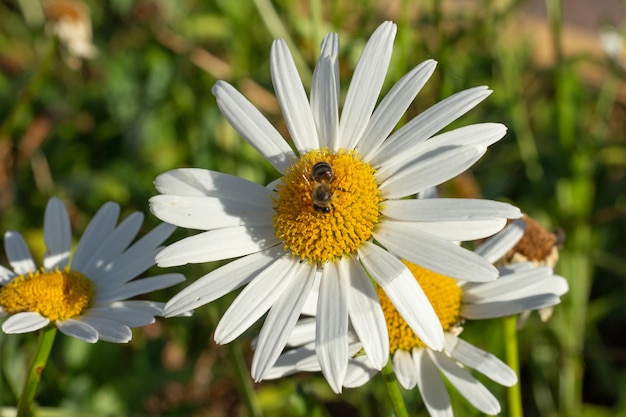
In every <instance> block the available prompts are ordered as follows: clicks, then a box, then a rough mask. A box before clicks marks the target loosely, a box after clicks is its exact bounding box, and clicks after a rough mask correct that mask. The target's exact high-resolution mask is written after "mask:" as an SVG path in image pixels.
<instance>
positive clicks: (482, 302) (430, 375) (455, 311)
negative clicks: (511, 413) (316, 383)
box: [266, 220, 568, 416]
mask: <svg viewBox="0 0 626 417" xmlns="http://www.w3.org/2000/svg"><path fill="white" fill-rule="evenodd" d="M523 231H524V223H523V221H521V220H519V221H515V222H513V223H512V224H511V225H509V226H508V227H507V228H506V229H505V230H504V231H502V232H501V233H499V234H498V235H496V236H495V237H493V238H492V239H490V240H489V241H488V243H487V244H485V245H483V246H481V247H480V248H479V250H477V252H478V253H479V254H480V255H481V256H483V257H484V258H485V259H487V260H489V261H490V262H495V261H497V260H498V259H500V258H501V257H502V256H503V255H504V254H505V253H506V252H507V251H508V250H509V249H511V248H512V247H513V245H515V243H516V241H518V240H519V239H520V238H521V236H522V235H523ZM404 263H405V264H406V266H407V267H408V268H409V269H410V270H411V273H412V274H413V276H414V278H415V279H416V280H417V281H418V282H419V283H420V286H421V287H422V288H423V289H424V292H425V293H426V296H427V297H428V299H429V301H430V302H431V303H432V305H433V307H434V309H435V311H436V312H437V316H438V317H439V320H440V321H441V325H442V327H443V328H444V330H445V342H444V347H443V351H441V352H437V351H434V350H433V349H430V348H429V347H428V346H426V345H425V344H424V342H423V341H422V340H421V339H420V338H419V337H418V336H417V335H416V334H415V333H414V332H413V331H412V330H411V328H410V327H409V326H408V325H407V323H406V322H405V321H404V319H403V318H402V316H401V315H400V314H399V313H398V311H397V309H396V308H395V307H394V306H393V304H392V303H391V302H390V300H389V297H388V296H387V295H386V294H385V292H384V290H383V289H382V288H380V287H379V289H378V297H379V299H380V302H381V304H382V305H383V311H384V315H385V320H386V323H387V328H388V331H389V343H390V353H391V358H392V366H393V369H394V372H395V374H396V376H397V378H398V381H399V382H400V384H401V385H402V386H403V387H404V388H406V389H412V388H414V387H415V386H416V385H417V387H418V389H419V390H420V393H421V395H422V398H423V401H424V404H425V405H426V408H427V409H428V411H429V413H430V415H432V416H450V415H452V408H451V403H450V398H449V396H448V392H447V389H446V385H445V383H444V380H443V379H442V378H441V376H440V375H443V376H445V378H446V379H447V380H448V382H449V383H450V384H451V385H452V386H454V387H455V388H456V389H457V390H458V391H459V392H460V393H461V394H462V395H463V396H464V397H465V398H466V399H467V400H468V401H469V402H470V403H471V404H472V405H473V406H474V407H476V408H477V409H478V410H480V411H481V412H483V413H486V414H489V415H493V414H498V413H499V412H500V404H499V403H498V401H497V399H496V398H495V397H494V396H493V394H491V393H490V392H489V391H488V390H487V388H486V387H485V386H484V385H482V384H481V383H480V382H479V381H478V380H477V379H476V378H474V377H473V376H472V375H471V374H470V373H469V372H468V371H467V370H466V368H471V369H474V370H476V371H478V372H480V373H482V374H484V375H485V376H487V377H489V378H490V379H491V380H493V381H495V382H497V383H499V384H501V385H505V386H512V385H514V384H515V383H517V376H516V375H515V373H514V372H513V370H512V369H510V368H509V367H508V366H507V365H506V364H504V363H503V362H502V361H500V360H499V359H498V358H497V357H495V356H494V355H492V354H490V353H488V352H485V351H483V350H482V349H479V348H477V347H476V346H473V345H472V344H470V343H468V342H466V341H464V340H462V339H461V338H460V337H459V334H460V333H461V331H462V327H461V324H462V323H463V321H466V320H480V319H487V318H494V317H503V316H509V315H512V314H518V313H521V312H522V311H525V310H535V309H538V308H543V307H547V306H553V305H555V304H558V303H559V301H560V299H559V297H560V296H561V295H563V294H564V293H565V292H567V290H568V286H567V281H566V280H565V279H564V278H562V277H560V276H557V275H554V274H553V272H552V269H551V268H549V267H537V266H535V265H533V264H532V263H523V264H516V265H512V266H507V267H503V268H501V269H500V277H499V278H498V279H497V280H496V281H492V282H488V283H467V282H459V281H457V280H455V279H452V278H449V277H446V276H442V275H440V274H437V273H434V272H432V271H428V270H426V269H424V268H422V267H420V266H417V265H415V264H412V263H410V262H408V261H404ZM315 326H316V323H315V319H311V318H306V319H301V320H300V321H299V322H298V324H297V325H296V327H295V329H294V331H293V333H292V335H291V336H290V338H289V342H288V343H289V345H290V346H292V347H294V349H292V350H289V351H287V352H285V353H284V354H282V355H281V356H280V357H279V359H278V361H277V362H276V364H275V366H274V367H273V369H272V370H271V371H270V372H268V374H267V375H266V376H267V378H268V379H275V378H280V377H283V376H286V375H289V374H293V373H295V372H299V371H308V372H315V371H319V370H320V365H319V361H318V360H317V357H316V356H315V353H314V349H315V340H314V339H315ZM349 337H350V347H349V351H350V353H351V355H352V357H351V359H350V361H349V365H348V371H347V375H346V378H345V380H344V386H345V387H357V386H360V385H363V384H364V383H366V382H367V381H368V380H370V379H371V378H372V377H373V376H374V375H375V374H376V372H377V369H376V368H375V367H374V366H373V364H372V362H371V360H370V358H369V354H368V352H367V348H364V344H363V343H361V341H360V340H359V338H358V336H357V335H356V334H355V333H354V332H350V335H349Z"/></svg>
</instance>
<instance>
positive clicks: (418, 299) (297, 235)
mask: <svg viewBox="0 0 626 417" xmlns="http://www.w3.org/2000/svg"><path fill="white" fill-rule="evenodd" d="M395 33H396V26H395V24H393V23H391V22H385V23H383V24H382V25H380V26H379V27H378V29H376V31H375V32H374V34H373V35H372V36H371V38H370V39H369V41H368V42H367V44H366V46H365V48H364V50H363V53H362V55H361V58H360V59H359V62H358V64H357V66H356V69H355V73H354V76H353V78H352V82H351V83H350V87H349V89H348V92H347V95H346V99H345V102H344V105H343V109H342V111H341V117H340V116H339V68H338V51H339V41H338V37H337V35H336V34H329V35H327V36H326V37H325V38H324V40H323V42H322V48H321V55H320V58H319V60H318V63H317V65H316V67H315V70H314V73H313V80H312V86H311V93H310V98H307V95H306V93H305V90H304V87H303V85H302V82H301V80H300V78H299V76H298V73H297V71H296V67H295V64H294V61H293V59H292V57H291V55H290V53H289V50H288V48H287V46H286V44H285V42H284V41H282V40H277V41H274V43H273V45H272V49H271V75H272V81H273V84H274V89H275V91H276V94H277V98H278V102H279V103H280V107H281V109H282V112H283V114H284V116H285V121H286V125H287V128H288V130H289V133H290V136H291V140H292V141H293V144H294V146H295V148H296V149H295V150H294V149H292V148H291V147H290V145H289V143H288V142H287V141H286V140H285V139H284V138H283V137H282V136H281V135H280V134H279V133H278V131H277V130H276V129H275V128H274V127H273V126H272V125H271V124H270V123H269V121H268V120H267V119H266V118H265V117H264V116H263V115H262V114H261V113H260V112H259V111H258V110H257V109H256V108H255V107H254V106H253V105H252V104H251V103H250V102H249V101H248V100H247V99H245V98H244V97H243V96H242V95H241V94H240V93H239V92H238V91H237V90H236V89H235V88H234V87H232V86H231V85H230V84H228V83H226V82H224V81H218V82H217V83H216V84H215V86H214V87H213V94H214V95H215V96H216V98H217V104H218V106H219V108H220V110H221V112H222V113H223V115H224V116H225V117H226V119H227V120H228V121H229V123H230V124H231V125H232V127H233V128H234V129H235V130H236V131H237V132H238V133H239V134H240V135H241V136H242V137H243V138H244V139H245V140H246V141H247V142H248V143H249V144H250V145H252V146H253V147H254V148H255V149H256V150H257V151H259V152H260V153H261V154H262V155H263V156H264V157H265V158H266V159H267V160H268V161H269V162H270V163H271V164H272V165H273V166H274V167H275V168H276V170H277V171H278V172H279V173H280V174H281V177H280V178H279V179H278V180H276V181H274V182H272V183H271V184H269V185H268V186H267V187H264V186H261V185H258V184H255V183H251V182H249V181H246V180H244V179H241V178H238V177H234V176H230V175H226V174H223V173H219V172H214V171H208V170H203V169H193V168H191V169H177V170H173V171H170V172H167V173H165V174H162V175H160V176H159V177H157V179H156V181H155V184H156V188H157V190H158V191H159V192H160V193H161V195H157V196H155V197H153V198H152V199H151V200H150V203H151V209H152V211H153V213H154V214H155V215H156V216H157V217H159V218H160V219H162V220H163V221H166V222H168V223H172V224H175V225H177V226H181V227H186V228H191V229H197V230H202V231H204V232H203V233H199V234H197V235H194V236H191V237H188V238H185V239H183V240H181V241H179V242H176V243H174V244H172V245H170V246H169V247H167V248H166V249H164V250H163V251H162V252H160V253H159V254H158V255H157V264H158V265H159V266H163V267H166V266H177V265H184V264H187V263H200V262H211V261H217V260H223V259H230V258H239V259H237V260H234V261H233V262H231V263H229V264H227V265H225V266H223V267H221V268H219V269H217V270H215V271H213V272H211V273H209V274H208V275H206V276H204V277H202V278H200V279H198V280H197V281H196V282H195V283H193V284H192V285H190V286H189V287H188V288H186V289H185V290H183V291H182V292H181V293H180V294H178V295H177V296H175V297H174V298H172V299H171V300H170V301H169V302H168V304H167V305H166V307H165V314H166V316H170V315H176V314H179V313H181V312H185V311H189V310H192V309H194V308H196V307H199V306H201V305H204V304H206V303H208V302H211V301H213V300H215V299H217V298H220V297H222V296H223V295H225V294H227V293H229V292H231V291H234V290H235V289H237V288H239V287H242V286H244V285H246V284H247V286H246V287H245V289H244V290H243V291H242V292H241V293H240V294H239V296H238V297H237V298H236V300H235V301H234V302H233V304H232V305H231V306H230V308H229V309H228V310H227V311H226V312H225V314H224V315H223V317H222V319H221V320H220V322H219V324H218V326H217V328H216V330H215V340H216V342H217V343H220V344H222V343H228V342H230V341H232V340H234V339H235V338H236V337H238V336H239V335H241V334H242V333H243V332H244V331H245V330H246V329H248V328H249V327H250V326H251V325H252V324H254V323H255V322H256V321H257V320H258V319H260V318H261V317H262V316H263V315H265V313H268V311H269V313H268V314H267V317H266V319H265V323H264V325H263V327H262V329H261V331H260V335H259V344H258V348H257V351H256V353H255V356H254V358H253V361H252V376H253V378H254V379H255V380H260V379H262V378H263V376H264V375H265V373H266V372H267V371H268V370H269V369H270V368H271V366H272V365H273V364H274V362H275V360H276V359H277V358H278V356H279V355H280V352H281V351H282V350H283V347H284V346H285V342H286V340H287V337H288V336H289V334H290V333H291V329H292V328H293V327H294V326H295V324H296V321H297V319H298V316H299V314H300V312H301V310H302V306H303V304H304V302H305V300H306V299H307V295H308V294H309V292H310V291H311V289H312V288H313V286H314V284H315V283H316V281H318V280H319V281H320V284H319V286H320V297H319V305H318V307H319V309H318V311H319V314H318V315H317V324H318V325H317V327H316V328H317V335H316V352H317V355H318V357H319V360H320V364H321V366H322V371H323V373H324V375H325V376H326V378H327V379H328V380H329V382H330V383H331V385H333V386H334V387H335V388H340V387H341V385H342V381H343V378H344V376H345V372H346V369H347V364H348V356H349V355H348V339H347V338H348V325H349V323H350V324H351V325H352V327H353V328H354V330H355V332H356V333H357V334H358V335H359V338H360V340H362V341H363V343H364V344H365V345H366V346H367V347H368V352H370V354H371V355H372V358H373V361H374V363H375V364H376V366H377V367H378V368H381V367H382V366H384V364H385V363H386V360H387V356H388V351H389V346H388V342H387V341H388V338H387V330H386V327H385V321H384V317H383V312H382V308H381V306H380V303H379V301H378V298H377V296H376V290H375V288H374V286H373V285H372V282H371V281H370V277H371V278H373V280H374V281H375V282H376V283H377V284H378V285H379V286H381V287H382V288H383V289H384V290H385V292H386V294H388V296H389V298H390V299H391V300H392V302H393V304H394V305H395V307H396V308H397V309H398V311H399V312H400V314H401V315H402V317H404V319H405V320H406V322H407V323H408V325H409V326H410V327H411V329H413V331H414V332H415V333H416V334H417V335H419V337H420V338H421V339H422V340H423V341H424V343H425V344H426V345H428V346H430V347H431V348H433V349H434V350H441V349H442V348H443V345H444V335H443V331H442V329H441V324H440V323H439V321H438V319H437V316H436V314H435V312H434V310H433V308H432V307H431V306H430V303H429V302H428V300H427V299H426V296H425V295H424V292H423V290H422V289H421V288H420V286H419V284H418V283H417V281H415V279H413V277H412V275H411V273H410V270H409V269H408V268H407V267H406V266H405V265H404V264H403V263H402V262H401V261H400V258H405V259H408V260H410V261H411V262H413V263H415V264H418V265H421V266H423V267H425V268H428V269H432V270H434V271H437V272H439V273H442V274H445V275H447V276H451V277H455V278H459V279H464V280H467V281H491V280H494V279H496V277H497V275H498V272H497V270H496V269H495V268H494V267H493V266H492V265H491V264H490V263H489V262H486V261H485V260H484V259H483V258H481V257H480V256H478V255H475V254H473V253H472V252H470V251H467V250H464V249H462V248H460V247H459V246H458V245H456V244H455V243H453V241H462V240H471V239H476V238H480V237H486V236H489V235H492V234H494V233H496V232H497V231H499V230H500V229H501V228H502V227H504V225H505V223H506V219H507V218H516V217H519V216H520V215H521V213H520V212H519V210H518V209H517V208H515V207H513V206H511V205H509V204H505V203H498V202H493V201H485V200H465V199H463V200H455V199H432V200H415V199H405V198H404V197H406V196H411V195H414V194H416V193H418V192H420V191H421V190H425V189H428V188H430V187H431V186H434V185H436V184H440V183H442V182H444V181H446V180H448V179H450V178H452V177H454V176H455V175H457V174H459V173H461V172H463V171H464V170H466V169H467V168H469V167H470V166H471V165H472V164H473V163H474V162H476V161H477V160H478V159H479V158H480V157H481V156H482V155H483V154H484V153H485V152H486V149H487V147H488V146H489V145H491V144H492V143H494V142H496V141H498V140H499V139H501V138H502V137H503V136H504V134H505V132H506V128H505V127H504V126H503V125H501V124H497V123H485V124H475V125H470V126H467V127H461V128H458V129H455V130H452V131H448V132H445V133H441V134H437V133H438V132H439V131H440V130H441V129H443V128H444V127H445V126H447V125H448V124H449V123H451V122H452V121H454V120H456V119H457V118H459V117H460V116H461V115H463V114H464V113H466V112H467V111H469V110H470V109H471V108H472V107H474V106H475V105H477V104H478V103H479V102H481V101H482V100H483V99H485V98H486V97H487V96H488V95H489V94H490V93H491V91H490V90H488V89H487V88H486V87H477V88H472V89H469V90H466V91H462V92H460V93H458V94H455V95H453V96H451V97H449V98H447V99H445V100H443V101H442V102H440V103H438V104H436V105H435V106H433V107H431V108H430V109H428V110H426V111H424V112H422V113H421V114H420V115H419V116H417V117H416V118H414V119H413V120H412V121H410V122H409V123H407V124H406V125H405V126H403V127H402V128H400V129H398V130H396V131H395V132H393V133H392V131H393V130H394V127H395V125H396V124H397V123H398V121H399V120H400V119H401V117H402V115H403V114H404V112H405V111H406V109H407V108H408V106H409V105H410V104H411V102H412V101H413V99H414V98H415V96H416V95H417V93H418V92H419V90H420V89H421V88H422V86H423V85H424V84H425V83H426V81H427V80H428V78H429V77H430V75H431V74H432V73H433V71H434V69H435V65H436V63H435V61H433V60H428V61H425V62H423V63H422V64H420V65H418V66H417V67H416V68H415V69H413V70H412V71H410V72H409V73H408V74H407V75H405V76H404V77H402V78H401V79H400V80H399V81H398V82H397V83H396V84H395V85H394V86H393V87H392V88H391V90H390V91H389V93H388V94H387V95H386V96H385V97H384V98H383V99H382V101H381V102H380V103H379V105H378V106H377V107H376V102H377V98H378V95H379V93H380V91H381V87H382V85H383V81H384V78H385V73H386V71H387V68H388V66H389V61H390V58H391V52H392V48H393V40H394V37H395Z"/></svg>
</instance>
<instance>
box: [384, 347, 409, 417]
mask: <svg viewBox="0 0 626 417" xmlns="http://www.w3.org/2000/svg"><path fill="white" fill-rule="evenodd" d="M383 378H384V380H385V390H386V391H387V395H388V396H389V401H391V408H393V413H394V414H395V415H396V417H409V413H408V412H407V411H406V405H405V404H404V399H402V393H401V392H400V387H399V386H398V380H397V379H396V374H395V373H394V372H393V367H392V366H391V359H389V361H388V362H387V365H385V367H384V368H383Z"/></svg>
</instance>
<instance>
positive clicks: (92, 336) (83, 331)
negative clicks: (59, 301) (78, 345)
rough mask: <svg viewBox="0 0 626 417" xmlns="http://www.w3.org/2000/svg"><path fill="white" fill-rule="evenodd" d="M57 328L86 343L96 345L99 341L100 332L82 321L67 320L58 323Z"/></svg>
mask: <svg viewBox="0 0 626 417" xmlns="http://www.w3.org/2000/svg"><path fill="white" fill-rule="evenodd" d="M57 328H58V329H59V330H60V331H61V332H62V333H64V334H66V335H67V336H72V337H75V338H77V339H79V340H82V341H83V342H86V343H96V342H97V341H98V331H97V330H96V329H94V328H93V327H91V326H90V325H89V324H87V323H85V322H83V321H81V320H75V319H67V320H63V321H58V322H57Z"/></svg>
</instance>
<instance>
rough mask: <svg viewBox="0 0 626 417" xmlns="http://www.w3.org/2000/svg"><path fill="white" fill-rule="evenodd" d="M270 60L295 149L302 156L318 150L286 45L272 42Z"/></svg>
mask: <svg viewBox="0 0 626 417" xmlns="http://www.w3.org/2000/svg"><path fill="white" fill-rule="evenodd" d="M270 57H271V58H270V68H271V74H272V83H273V85H274V91H276V98H277V99H278V104H280V108H281V110H282V111H283V116H284V118H285V123H286V124H287V129H288V130H289V133H290V134H291V139H292V140H293V142H294V144H295V145H296V149H298V152H300V154H303V153H305V152H307V151H309V150H311V149H317V148H319V142H318V139H317V131H316V128H315V122H314V121H313V115H312V113H311V107H310V106H309V101H308V99H307V96H306V92H305V91H304V87H303V86H302V81H301V80H300V76H299V75H298V70H297V69H296V64H295V62H294V61H293V58H292V56H291V53H290V52H289V48H288V47H287V43H286V42H285V41H284V40H282V39H278V40H275V41H274V43H273V44H272V49H271V52H270Z"/></svg>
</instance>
